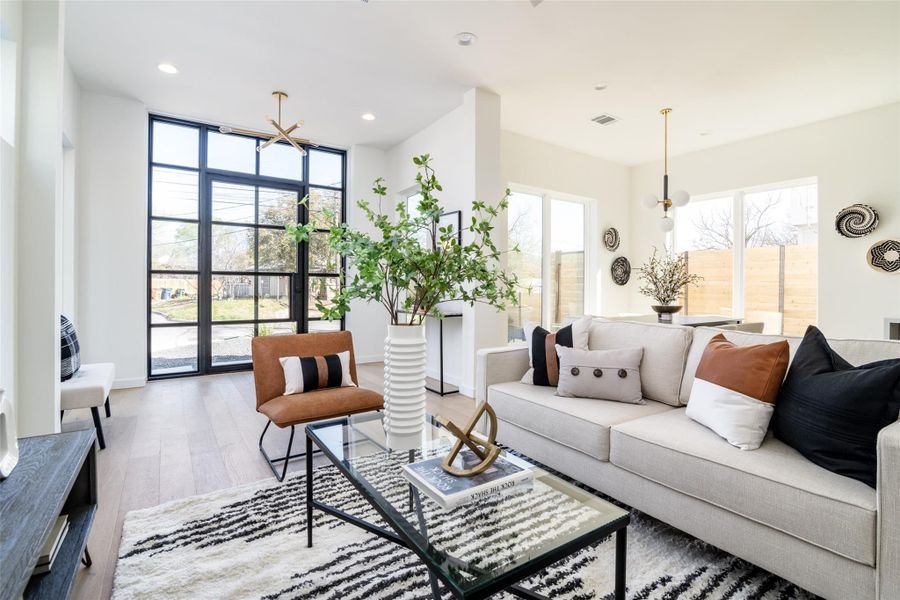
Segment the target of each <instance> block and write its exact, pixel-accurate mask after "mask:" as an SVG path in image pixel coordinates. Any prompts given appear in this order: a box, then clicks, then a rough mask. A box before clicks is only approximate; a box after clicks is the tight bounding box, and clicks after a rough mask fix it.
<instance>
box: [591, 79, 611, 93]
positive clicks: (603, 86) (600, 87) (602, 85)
mask: <svg viewBox="0 0 900 600" xmlns="http://www.w3.org/2000/svg"><path fill="white" fill-rule="evenodd" d="M607 87H609V84H608V83H606V82H605V81H601V82H600V83H598V84H597V85H595V86H594V89H595V90H597V91H598V92H602V91H603V90H605V89H606V88H607Z"/></svg>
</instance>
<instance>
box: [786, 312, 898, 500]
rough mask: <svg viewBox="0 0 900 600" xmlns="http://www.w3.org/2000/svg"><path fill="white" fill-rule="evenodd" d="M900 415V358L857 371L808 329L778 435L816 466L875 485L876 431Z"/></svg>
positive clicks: (789, 377) (790, 378) (819, 334)
mask: <svg viewBox="0 0 900 600" xmlns="http://www.w3.org/2000/svg"><path fill="white" fill-rule="evenodd" d="M898 413H900V359H893V360H881V361H877V362H873V363H869V364H866V365H861V366H859V367H854V366H853V365H851V364H850V363H848V362H847V361H846V360H844V359H843V358H841V357H840V356H839V355H838V354H837V353H836V352H835V351H834V350H832V349H831V347H830V346H829V345H828V341H827V340H826V339H825V336H824V335H822V332H821V331H819V329H818V328H816V327H813V326H810V327H809V328H808V329H807V330H806V335H805V336H804V337H803V341H802V342H801V343H800V347H799V348H798V349H797V354H796V355H795V356H794V360H793V362H792V363H791V366H790V369H789V370H788V374H787V378H786V379H785V380H784V384H783V385H782V386H781V392H780V393H779V395H778V402H777V403H776V404H775V414H774V416H773V417H772V428H773V430H774V432H775V437H777V438H778V439H780V440H782V441H783V442H784V443H786V444H787V445H789V446H791V447H792V448H794V449H796V450H797V451H799V452H800V454H802V455H803V456H805V457H806V458H808V459H809V460H810V461H812V462H814V463H815V464H817V465H819V466H820V467H823V468H825V469H828V470H829V471H833V472H834V473H838V474H839V475H844V476H846V477H852V478H853V479H857V480H859V481H862V482H863V483H866V484H868V485H870V486H872V487H875V481H876V474H875V470H876V467H877V455H876V447H875V444H876V441H877V438H878V432H879V431H881V430H882V429H883V428H884V427H887V426H888V425H890V424H892V423H894V422H895V421H897V415H898Z"/></svg>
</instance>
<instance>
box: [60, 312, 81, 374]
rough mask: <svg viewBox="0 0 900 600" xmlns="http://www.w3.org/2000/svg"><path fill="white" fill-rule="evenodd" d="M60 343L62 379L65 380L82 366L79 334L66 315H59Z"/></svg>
mask: <svg viewBox="0 0 900 600" xmlns="http://www.w3.org/2000/svg"><path fill="white" fill-rule="evenodd" d="M59 333H60V335H59V344H60V351H59V354H60V359H61V362H60V369H59V371H60V375H61V377H60V379H61V380H62V381H65V380H67V379H71V378H72V376H73V375H74V374H75V372H76V371H78V368H79V367H81V354H80V351H81V347H80V346H79V345H78V334H77V333H75V326H74V325H72V321H70V320H69V319H67V318H66V317H65V315H60V316H59Z"/></svg>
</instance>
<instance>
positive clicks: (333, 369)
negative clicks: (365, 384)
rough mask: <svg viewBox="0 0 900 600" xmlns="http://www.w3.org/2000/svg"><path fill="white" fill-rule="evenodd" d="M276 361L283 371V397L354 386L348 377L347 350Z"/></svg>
mask: <svg viewBox="0 0 900 600" xmlns="http://www.w3.org/2000/svg"><path fill="white" fill-rule="evenodd" d="M278 360H279V361H281V368H282V369H284V395H285V396H288V395H290V394H302V393H304V392H311V391H313V390H322V389H325V388H335V387H353V386H355V385H356V384H355V383H353V378H352V377H351V376H350V352H349V351H347V350H345V351H344V352H338V353H337V354H326V355H324V356H284V357H282V358H280V359H278Z"/></svg>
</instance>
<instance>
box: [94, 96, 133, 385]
mask: <svg viewBox="0 0 900 600" xmlns="http://www.w3.org/2000/svg"><path fill="white" fill-rule="evenodd" d="M147 122H148V115H147V109H146V107H145V106H144V105H143V104H142V103H140V102H138V101H135V100H130V99H126V98H118V97H113V96H108V95H104V94H97V93H92V92H83V93H82V96H81V119H80V123H79V126H80V152H79V155H78V198H79V203H78V217H79V218H78V247H79V253H78V265H77V272H78V288H77V289H78V300H77V301H78V334H79V338H80V342H81V350H82V361H83V362H88V363H90V362H115V363H116V384H115V385H116V387H133V386H139V385H143V384H144V382H145V381H146V377H147V372H146V371H147V354H146V353H147V339H146V338H147V335H146V327H147V304H146V303H147V300H146V298H147Z"/></svg>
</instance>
